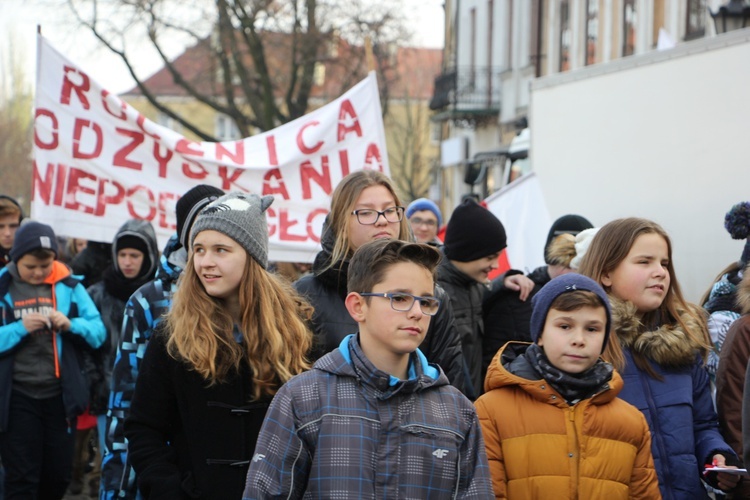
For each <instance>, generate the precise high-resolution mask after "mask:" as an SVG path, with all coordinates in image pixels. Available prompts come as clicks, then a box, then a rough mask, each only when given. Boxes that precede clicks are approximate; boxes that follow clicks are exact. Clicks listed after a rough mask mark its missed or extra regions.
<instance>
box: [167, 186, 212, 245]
mask: <svg viewBox="0 0 750 500" xmlns="http://www.w3.org/2000/svg"><path fill="white" fill-rule="evenodd" d="M220 196H224V191H222V190H221V189H219V188H215V187H213V186H209V185H207V184H198V185H197V186H195V187H193V188H191V189H189V190H188V191H187V192H186V193H185V194H183V195H182V196H181V197H180V199H179V200H177V205H176V206H175V212H176V215H177V237H178V238H179V240H180V244H181V245H182V246H183V247H184V248H186V249H187V244H188V238H189V236H190V227H191V226H192V224H193V221H194V220H195V216H196V215H198V212H200V211H201V210H202V209H203V207H205V206H206V205H208V204H209V203H211V202H212V201H214V200H217V199H218V198H219V197H220Z"/></svg>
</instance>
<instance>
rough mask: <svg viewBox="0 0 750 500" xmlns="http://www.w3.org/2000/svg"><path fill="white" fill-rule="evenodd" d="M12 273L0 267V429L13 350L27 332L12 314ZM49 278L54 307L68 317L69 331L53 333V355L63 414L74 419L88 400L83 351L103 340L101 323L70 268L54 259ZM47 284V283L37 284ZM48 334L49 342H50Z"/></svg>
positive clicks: (6, 404) (10, 380) (4, 426)
mask: <svg viewBox="0 0 750 500" xmlns="http://www.w3.org/2000/svg"><path fill="white" fill-rule="evenodd" d="M11 280H12V277H11V274H10V272H9V270H8V268H7V267H5V268H3V269H2V270H0V321H2V324H0V432H4V431H5V430H7V425H8V408H9V404H10V394H11V390H12V388H13V362H14V359H15V353H16V352H17V350H18V349H19V347H20V346H21V345H23V343H24V342H26V339H27V338H28V335H29V332H28V331H26V328H25V327H24V326H23V322H22V321H20V320H17V319H16V318H15V316H14V315H13V300H12V298H11V296H10V292H9V289H10V284H11ZM48 281H50V282H51V283H52V285H51V286H52V297H53V303H54V304H55V309H56V310H57V311H60V312H62V313H63V314H65V316H67V317H68V319H70V330H69V331H67V332H56V333H54V334H52V335H54V340H55V345H56V347H57V351H56V356H57V359H59V365H60V384H61V386H62V397H63V404H64V405H65V414H66V415H67V416H68V417H69V418H75V417H76V416H78V415H80V414H81V413H83V412H84V410H86V406H87V405H88V402H89V382H88V378H87V376H86V372H85V368H84V359H83V358H84V351H85V350H87V349H92V348H93V349H96V348H98V347H99V346H100V345H101V344H102V342H103V341H104V324H103V323H102V319H101V317H100V315H99V311H98V310H97V309H96V306H95V305H94V303H93V302H92V301H91V297H89V295H88V294H87V293H86V290H85V289H84V288H83V286H82V285H81V283H80V279H79V278H78V277H75V276H72V275H71V274H70V269H68V267H67V266H66V265H65V264H63V263H61V262H57V261H54V262H53V263H52V271H51V274H50V277H49V278H48ZM39 286H50V285H39ZM52 335H50V342H52Z"/></svg>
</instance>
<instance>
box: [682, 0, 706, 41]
mask: <svg viewBox="0 0 750 500" xmlns="http://www.w3.org/2000/svg"><path fill="white" fill-rule="evenodd" d="M706 9H707V7H706V0H688V3H687V19H686V23H685V40H692V39H694V38H701V37H703V36H705V35H706Z"/></svg>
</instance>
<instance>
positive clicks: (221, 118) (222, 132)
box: [214, 115, 242, 142]
mask: <svg viewBox="0 0 750 500" xmlns="http://www.w3.org/2000/svg"><path fill="white" fill-rule="evenodd" d="M214 137H216V140H217V141H219V142H224V141H235V140H237V139H241V138H242V137H241V136H240V130H239V129H238V128H237V124H236V123H234V120H232V119H231V118H230V117H228V116H227V115H216V119H215V123H214Z"/></svg>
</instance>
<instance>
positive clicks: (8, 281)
mask: <svg viewBox="0 0 750 500" xmlns="http://www.w3.org/2000/svg"><path fill="white" fill-rule="evenodd" d="M10 257H11V259H12V262H11V263H10V264H8V265H7V266H6V267H5V268H4V269H3V270H2V271H0V455H1V456H3V457H4V458H5V461H4V462H5V463H4V465H5V474H6V475H5V495H6V496H7V497H8V498H16V497H19V498H20V497H23V498H50V499H53V498H62V497H63V495H64V494H65V489H66V488H67V486H68V482H69V481H70V476H71V466H72V460H73V445H74V436H75V419H76V417H77V416H78V415H80V414H81V413H83V411H84V410H85V409H86V406H87V404H88V397H89V385H88V381H87V380H86V375H85V373H84V371H83V363H82V354H83V353H82V350H83V349H86V348H93V349H95V348H98V347H99V346H100V345H101V344H102V342H103V341H104V333H105V332H104V324H103V323H102V320H101V317H100V316H99V311H97V309H96V306H94V303H93V302H92V301H91V298H90V297H89V296H88V294H87V293H86V290H85V289H84V288H83V285H81V284H80V282H79V280H78V279H77V278H75V277H73V276H72V275H71V274H70V270H69V269H68V268H67V266H65V265H64V264H62V263H60V262H58V261H56V260H55V258H56V257H57V240H56V238H55V233H54V232H53V231H52V228H51V227H49V226H47V225H45V224H40V223H38V222H28V223H26V224H23V225H22V226H21V227H20V228H19V229H18V231H17V232H16V236H15V240H14V242H13V247H12V248H11V251H10ZM86 346H88V347H86Z"/></svg>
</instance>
